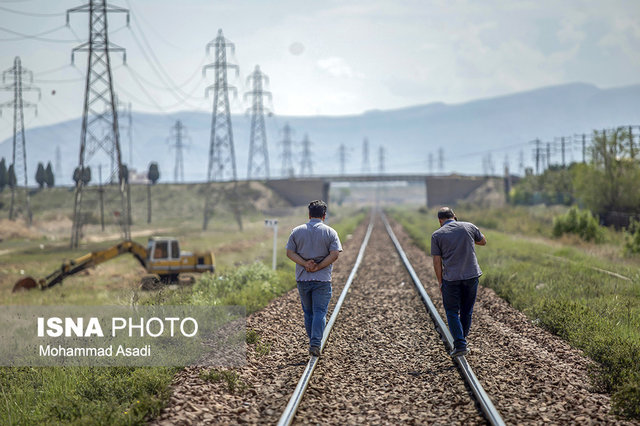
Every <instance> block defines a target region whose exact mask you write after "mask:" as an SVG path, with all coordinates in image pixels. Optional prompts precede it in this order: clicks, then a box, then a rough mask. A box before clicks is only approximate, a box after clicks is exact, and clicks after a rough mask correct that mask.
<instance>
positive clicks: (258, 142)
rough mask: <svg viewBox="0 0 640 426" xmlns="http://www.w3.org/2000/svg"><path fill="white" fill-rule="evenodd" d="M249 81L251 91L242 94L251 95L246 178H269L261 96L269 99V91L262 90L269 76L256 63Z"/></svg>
mask: <svg viewBox="0 0 640 426" xmlns="http://www.w3.org/2000/svg"><path fill="white" fill-rule="evenodd" d="M249 81H251V91H250V92H247V93H245V94H244V97H245V99H246V98H247V97H249V96H252V97H253V101H252V102H251V108H250V109H249V110H248V111H251V134H250V136H249V166H248V168H247V179H251V178H258V177H264V178H265V179H269V150H268V149H267V132H266V130H265V128H264V111H265V108H264V104H263V97H264V96H267V97H269V98H270V99H271V92H267V91H265V90H262V83H263V81H264V82H265V83H266V84H269V77H267V75H266V74H265V73H263V72H262V71H260V67H259V66H258V65H256V68H255V70H254V71H253V73H251V75H250V76H249V77H247V84H249Z"/></svg>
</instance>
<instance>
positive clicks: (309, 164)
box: [300, 134, 313, 176]
mask: <svg viewBox="0 0 640 426" xmlns="http://www.w3.org/2000/svg"><path fill="white" fill-rule="evenodd" d="M312 174H313V159H312V158H311V141H309V135H307V134H305V135H304V139H303V140H302V161H301V162H300V176H311V175H312Z"/></svg>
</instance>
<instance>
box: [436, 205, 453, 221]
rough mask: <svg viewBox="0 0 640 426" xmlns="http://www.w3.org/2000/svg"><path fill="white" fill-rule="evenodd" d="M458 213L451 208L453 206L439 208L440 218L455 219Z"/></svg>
mask: <svg viewBox="0 0 640 426" xmlns="http://www.w3.org/2000/svg"><path fill="white" fill-rule="evenodd" d="M455 218H456V214H455V213H454V212H453V210H451V207H443V208H441V209H440V210H438V219H455Z"/></svg>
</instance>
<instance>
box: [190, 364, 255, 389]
mask: <svg viewBox="0 0 640 426" xmlns="http://www.w3.org/2000/svg"><path fill="white" fill-rule="evenodd" d="M200 379H202V380H204V381H206V382H211V383H220V382H224V383H226V385H227V390H228V391H229V393H235V392H239V393H242V392H244V391H245V390H246V389H248V388H249V385H247V384H246V383H245V382H244V381H243V380H242V379H241V378H240V375H239V374H238V372H237V371H233V370H219V369H216V368H212V369H211V370H206V371H202V372H201V373H200Z"/></svg>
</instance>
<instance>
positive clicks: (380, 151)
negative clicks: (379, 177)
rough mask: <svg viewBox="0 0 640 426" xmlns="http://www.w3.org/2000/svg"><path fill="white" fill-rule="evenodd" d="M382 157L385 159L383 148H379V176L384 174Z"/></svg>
mask: <svg viewBox="0 0 640 426" xmlns="http://www.w3.org/2000/svg"><path fill="white" fill-rule="evenodd" d="M384 157H385V153H384V147H383V146H381V147H380V148H379V149H378V173H379V174H384Z"/></svg>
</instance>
